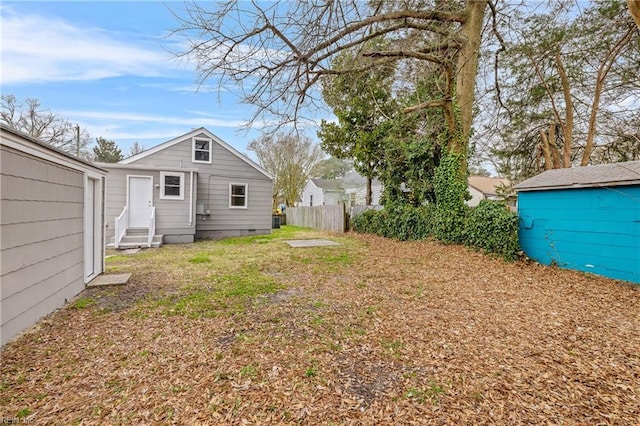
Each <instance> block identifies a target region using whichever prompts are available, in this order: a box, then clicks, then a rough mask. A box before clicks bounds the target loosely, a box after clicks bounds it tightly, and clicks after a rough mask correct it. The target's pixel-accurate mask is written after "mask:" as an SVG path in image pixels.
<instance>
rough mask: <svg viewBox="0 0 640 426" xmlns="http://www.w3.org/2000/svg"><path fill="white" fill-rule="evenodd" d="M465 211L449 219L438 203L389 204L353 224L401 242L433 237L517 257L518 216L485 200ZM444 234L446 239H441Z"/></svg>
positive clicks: (364, 215) (364, 231)
mask: <svg viewBox="0 0 640 426" xmlns="http://www.w3.org/2000/svg"><path fill="white" fill-rule="evenodd" d="M462 211H464V212H465V213H464V216H462V218H461V216H453V215H451V216H450V217H447V216H446V215H445V214H443V212H442V211H439V210H438V208H437V207H436V205H435V204H427V205H424V206H420V207H415V206H411V205H402V204H396V205H392V206H389V205H387V206H385V208H384V209H383V210H380V211H376V210H368V211H366V212H364V213H362V214H360V215H358V216H356V217H355V218H353V220H352V222H351V225H352V228H353V230H354V231H356V232H361V233H367V234H376V235H380V236H381V237H386V238H395V239H398V240H401V241H411V240H424V239H427V238H430V237H433V238H436V239H438V240H440V241H443V242H446V243H454V242H455V243H456V244H463V245H466V246H468V247H472V248H477V249H480V250H483V251H484V252H486V253H491V254H496V255H498V256H500V257H502V258H503V259H505V260H515V259H517V258H518V252H519V250H520V245H519V242H518V216H517V215H516V214H515V213H514V212H512V211H510V210H509V209H508V208H507V207H506V205H505V204H504V203H503V202H501V201H491V200H483V201H482V202H480V205H479V206H477V207H465V208H464V209H463V210H462ZM446 226H450V227H451V228H450V229H447V228H445V227H446ZM443 228H445V229H444V230H443ZM443 235H444V237H445V238H447V240H443V239H442V236H443ZM454 239H455V241H453V240H454Z"/></svg>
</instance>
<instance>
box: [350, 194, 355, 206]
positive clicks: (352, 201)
mask: <svg viewBox="0 0 640 426" xmlns="http://www.w3.org/2000/svg"><path fill="white" fill-rule="evenodd" d="M355 205H356V193H355V192H352V193H351V194H349V206H350V207H353V206H355Z"/></svg>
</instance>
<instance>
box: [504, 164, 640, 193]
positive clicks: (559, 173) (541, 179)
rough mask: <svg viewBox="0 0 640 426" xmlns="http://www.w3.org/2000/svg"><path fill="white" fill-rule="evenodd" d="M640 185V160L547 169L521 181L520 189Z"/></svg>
mask: <svg viewBox="0 0 640 426" xmlns="http://www.w3.org/2000/svg"><path fill="white" fill-rule="evenodd" d="M620 185H640V161H627V162H624V163H612V164H598V165H595V166H585V167H571V168H568V169H557V170H547V171H546V172H543V173H541V174H539V175H537V176H534V177H532V178H530V179H527V180H525V181H524V182H521V183H519V184H518V185H516V186H515V187H514V188H515V189H516V190H518V191H540V190H544V189H566V188H593V187H596V188H597V187H602V186H620Z"/></svg>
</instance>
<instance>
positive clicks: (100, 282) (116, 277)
mask: <svg viewBox="0 0 640 426" xmlns="http://www.w3.org/2000/svg"><path fill="white" fill-rule="evenodd" d="M129 278H131V274H107V275H105V274H103V275H99V276H97V277H96V278H94V279H93V280H92V281H91V282H90V283H89V284H87V288H90V287H104V286H109V285H125V284H126V283H127V282H129Z"/></svg>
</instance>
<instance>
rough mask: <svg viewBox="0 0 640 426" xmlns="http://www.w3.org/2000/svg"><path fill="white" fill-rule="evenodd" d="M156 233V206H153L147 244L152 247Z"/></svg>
mask: <svg viewBox="0 0 640 426" xmlns="http://www.w3.org/2000/svg"><path fill="white" fill-rule="evenodd" d="M155 235H156V208H155V207H151V218H150V219H149V236H148V239H147V245H148V246H149V248H151V241H153V237H154V236H155Z"/></svg>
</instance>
